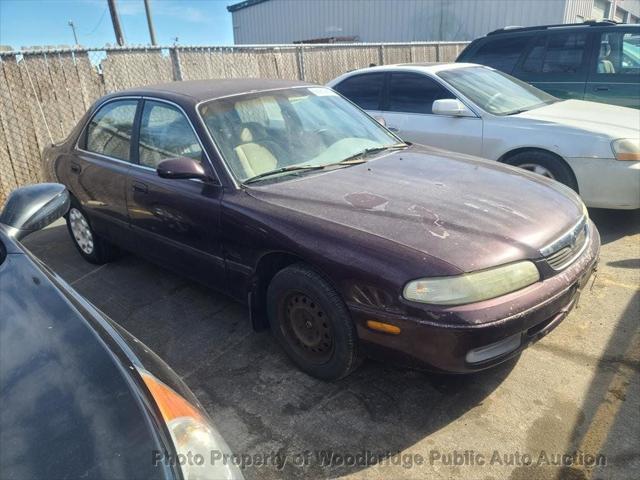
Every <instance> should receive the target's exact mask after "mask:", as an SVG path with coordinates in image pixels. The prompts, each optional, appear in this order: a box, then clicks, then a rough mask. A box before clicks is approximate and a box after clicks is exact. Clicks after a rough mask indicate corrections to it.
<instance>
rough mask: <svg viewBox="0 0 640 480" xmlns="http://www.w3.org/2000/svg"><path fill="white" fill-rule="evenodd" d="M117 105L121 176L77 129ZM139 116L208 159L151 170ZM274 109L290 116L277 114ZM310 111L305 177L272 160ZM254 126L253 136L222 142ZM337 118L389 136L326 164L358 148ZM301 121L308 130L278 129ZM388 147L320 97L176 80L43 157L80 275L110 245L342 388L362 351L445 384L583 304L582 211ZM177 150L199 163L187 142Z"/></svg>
mask: <svg viewBox="0 0 640 480" xmlns="http://www.w3.org/2000/svg"><path fill="white" fill-rule="evenodd" d="M267 97H268V98H269V99H273V101H272V100H269V102H272V103H269V105H268V108H267V107H265V109H264V111H263V110H259V111H260V112H262V113H261V115H262V116H265V115H266V116H269V115H272V116H275V117H277V119H278V121H277V122H272V123H271V124H269V123H268V122H266V121H265V123H264V125H263V128H262V129H260V128H258V127H256V126H255V125H254V124H255V122H256V121H261V120H260V118H262V117H260V116H259V115H257V114H255V111H253V110H251V108H253V107H254V106H255V105H259V104H262V105H265V104H266V103H265V102H266V101H267V100H266V98H267ZM119 100H122V101H133V102H134V104H135V105H136V107H135V109H136V114H135V117H134V118H135V120H134V121H133V125H132V126H131V128H127V129H124V130H127V131H129V135H130V137H128V138H131V140H130V141H131V142H132V143H131V148H130V152H131V153H132V155H131V156H130V157H131V158H130V160H127V161H123V160H121V159H114V158H109V156H105V155H100V154H95V153H92V152H90V151H87V149H86V138H85V137H86V128H87V125H88V124H89V125H92V123H91V122H92V121H93V120H92V118H94V115H96V112H98V114H99V112H100V109H101V108H103V107H104V106H105V105H108V104H109V102H114V101H119ZM147 102H163V103H166V104H169V105H172V106H173V107H175V109H176V111H178V112H181V113H182V114H183V115H184V118H185V119H186V120H187V122H186V123H185V124H187V125H190V128H191V129H192V133H193V134H194V135H195V136H196V138H197V140H198V144H199V145H200V146H201V148H202V156H200V154H199V153H198V155H195V156H192V158H191V159H185V158H182V159H178V160H176V159H170V160H166V161H160V162H159V163H158V165H157V168H150V167H148V166H143V165H140V164H138V163H137V159H136V156H137V153H136V152H142V153H141V155H145V153H144V152H143V150H140V149H139V148H138V146H137V145H136V142H137V141H138V139H139V138H141V137H143V136H144V135H143V134H141V133H140V118H144V115H145V114H144V113H140V109H141V108H142V110H144V105H146V103H147ZM287 102H289V103H287ZM305 102H309V103H308V105H307V107H304V105H305ZM291 106H294V107H295V109H292V108H291ZM280 107H282V113H283V115H282V116H280V114H277V115H276V114H275V113H274V109H276V108H280ZM305 108H307V109H308V111H310V112H313V113H314V115H316V114H317V115H318V116H319V117H322V115H320V113H321V110H322V108H328V111H329V113H330V114H331V115H330V117H331V118H330V119H328V120H323V121H322V122H320V124H314V125H313V126H312V127H309V128H310V130H313V132H314V133H318V132H319V133H318V135H320V136H321V137H322V138H324V139H325V140H326V139H327V138H329V140H326V141H325V143H326V145H323V146H320V147H318V149H319V151H320V152H321V153H320V154H319V155H318V156H316V157H314V158H315V159H316V160H314V161H315V162H316V163H313V161H311V160H309V161H308V162H307V163H306V164H305V165H304V168H305V169H307V170H308V171H307V170H305V171H304V172H298V171H297V170H295V169H298V168H301V166H300V163H299V162H300V160H298V163H297V164H296V163H295V159H294V160H293V161H292V160H291V159H290V158H289V159H288V160H287V161H286V162H285V161H282V159H283V158H285V154H278V153H277V151H279V150H280V149H283V150H285V151H286V152H287V153H291V152H294V153H296V154H298V155H301V156H304V155H305V152H306V149H312V148H313V145H312V144H313V143H314V142H315V141H316V140H317V139H315V137H313V136H306V137H304V138H305V139H307V142H306V143H305V144H304V145H302V146H301V147H300V148H299V149H297V150H293V147H291V146H290V144H287V143H285V142H283V141H282V138H288V139H291V138H292V137H293V140H291V141H292V142H293V141H295V137H296V136H304V135H306V131H305V127H304V124H305V122H307V121H309V119H310V118H311V117H305V115H307V110H305ZM294 110H295V111H296V112H297V113H296V114H295V115H294V114H292V113H291V112H292V111H294ZM247 111H251V112H254V113H252V117H251V118H252V119H253V120H254V121H252V122H240V123H239V124H238V125H236V126H233V128H231V126H230V123H233V122H235V121H238V120H237V117H238V116H242V115H246V114H247V113H246V112H247ZM220 112H221V113H220ZM276 113H277V112H276ZM231 114H233V118H234V119H235V120H233V119H231V117H229V115H231ZM334 114H335V115H334ZM215 115H218V116H217V117H216V116H215ZM225 115H226V117H225ZM341 115H346V117H345V118H347V117H348V118H349V119H352V120H353V122H354V123H353V124H349V125H350V126H349V127H348V128H354V129H356V130H357V131H360V130H359V129H361V128H362V129H364V130H362V131H363V132H364V133H362V135H364V136H368V137H367V138H374V139H383V140H380V141H381V142H382V143H381V146H379V147H376V148H373V149H372V147H370V148H369V149H365V151H363V152H362V153H361V154H358V153H356V154H355V155H344V152H345V151H346V150H344V151H343V150H340V151H341V152H343V155H342V156H336V155H333V153H334V152H335V151H336V149H337V148H338V147H336V144H337V143H340V145H339V148H341V149H342V148H343V147H344V145H346V144H351V143H353V142H356V144H357V145H361V143H358V142H362V141H363V140H362V139H354V138H355V137H354V138H351V137H350V138H346V139H345V138H342V137H340V135H343V133H342V132H343V130H344V129H345V128H347V127H346V126H345V127H344V128H343V129H339V131H335V128H334V126H333V125H332V124H335V123H337V122H339V121H341V120H340V119H341V118H342V117H341ZM295 117H298V118H299V119H302V121H301V124H302V125H296V126H295V127H296V128H289V127H288V126H286V125H285V126H284V127H283V125H282V122H284V123H285V124H286V123H287V122H294V120H292V119H295ZM256 118H258V120H255V119H256ZM281 118H282V119H283V120H282V122H281V121H280V119H281ZM322 118H324V117H322ZM219 120H220V121H219ZM94 123H95V122H94ZM281 127H282V128H284V130H282V132H285V133H286V134H287V136H286V137H282V136H281V134H282V135H284V133H282V132H280V131H278V129H279V128H281ZM298 127H300V128H301V130H298ZM332 129H333V130H332ZM121 130H122V129H121ZM230 130H232V131H230ZM261 130H264V132H262V133H260V132H261ZM365 130H366V132H365ZM265 132H266V133H267V134H268V135H265ZM125 136H126V135H125ZM163 138H164V137H163ZM230 138H232V139H233V142H232V143H229V142H230V141H231V140H229V139H230ZM312 138H313V139H314V140H313V141H311V139H312ZM331 138H341V140H338V141H337V142H335V143H331V141H332V140H331ZM356 140H357V141H356ZM376 141H378V140H376ZM398 141H399V140H398V139H397V137H395V136H394V135H393V134H391V133H390V132H388V131H387V130H386V129H384V128H383V127H382V126H380V125H378V124H377V122H375V121H374V120H373V119H372V118H371V117H369V116H367V115H366V114H364V113H363V112H362V111H361V110H359V109H358V108H357V107H355V106H353V105H351V104H350V103H349V102H347V101H346V100H344V99H342V98H341V97H339V96H338V95H337V94H335V93H334V92H332V91H331V90H329V89H324V88H321V87H317V86H313V85H309V84H305V83H302V82H285V81H265V80H243V81H238V80H234V81H203V82H181V83H174V84H167V85H161V86H158V87H147V88H144V89H139V90H129V91H125V92H120V93H118V94H114V95H111V96H108V97H105V98H103V99H101V100H100V101H98V102H97V103H96V105H95V106H94V107H93V108H92V109H91V111H89V112H88V113H87V115H86V116H85V118H84V119H83V120H82V121H81V122H80V123H79V125H78V127H77V128H76V129H75V130H74V132H72V133H71V135H70V136H69V138H68V140H67V141H66V142H64V143H63V144H61V145H58V146H56V147H54V148H52V149H50V150H49V151H47V152H46V158H47V162H48V164H49V166H50V167H51V169H52V171H53V172H54V174H55V176H56V178H57V179H58V180H59V181H60V182H62V183H64V184H65V185H66V186H67V187H68V189H69V190H70V192H71V194H72V195H73V198H72V210H71V211H72V212H73V211H74V208H75V211H76V212H77V215H78V216H77V217H76V219H75V220H73V219H72V218H70V220H69V228H70V232H71V234H72V238H74V241H75V242H76V246H77V247H78V249H79V251H80V253H81V254H82V255H83V256H84V257H85V258H86V259H87V260H89V261H95V262H102V261H105V258H106V257H107V256H106V255H102V253H104V251H107V250H108V249H110V248H111V247H113V246H117V247H119V248H123V249H125V250H129V251H131V252H134V253H137V254H140V255H143V256H145V257H147V258H149V259H151V260H154V261H156V262H159V263H161V264H162V265H164V266H165V267H167V268H171V269H174V270H176V271H179V272H181V273H183V274H185V275H188V276H190V277H192V278H194V279H196V280H198V281H200V282H203V283H205V284H207V285H209V286H211V287H214V288H216V289H218V290H220V291H222V292H224V293H227V294H229V295H231V296H233V297H235V298H236V299H238V300H239V301H241V302H246V303H247V304H248V306H249V310H250V313H251V318H252V322H253V325H254V326H255V327H256V328H264V327H267V326H269V325H270V326H271V329H272V330H273V331H274V334H275V335H276V337H277V338H278V340H279V341H280V342H281V344H282V345H283V347H284V348H285V350H286V351H287V353H288V354H289V355H290V356H291V357H292V358H293V360H294V361H295V362H296V363H297V364H298V365H299V366H300V367H301V368H303V369H304V370H305V371H307V372H308V373H310V374H312V375H315V376H318V377H320V378H325V379H334V378H339V377H341V376H344V375H346V374H348V373H349V372H350V371H351V370H352V369H353V368H355V367H356V366H357V361H356V360H357V358H359V357H360V356H361V355H363V354H372V355H383V356H384V357H385V358H393V359H395V360H397V361H401V362H402V363H406V364H411V365H417V366H427V367H428V368H431V369H436V370H441V371H448V372H471V371H476V370H480V369H483V368H487V367H489V366H491V365H495V364H496V363H499V362H501V361H504V360H505V359H506V358H508V357H509V356H512V355H515V354H516V353H517V352H519V351H520V350H522V349H523V348H525V347H526V346H527V345H528V344H529V343H530V342H531V341H533V340H535V339H537V338H539V337H541V336H543V335H545V334H546V333H548V332H549V331H550V330H551V329H553V327H555V326H556V325H557V324H558V323H559V322H560V321H561V320H562V319H563V318H564V316H565V315H566V314H567V312H568V311H569V310H570V309H571V307H572V306H573V305H574V304H575V302H576V299H577V295H578V293H579V291H580V288H581V286H582V285H583V284H584V282H585V281H586V279H587V278H588V276H589V274H590V273H591V271H592V270H593V268H594V266H595V264H596V262H597V258H598V252H599V246H600V241H599V236H598V232H597V229H596V228H595V226H594V225H593V223H592V222H591V221H590V220H589V219H588V215H587V214H586V209H585V207H584V205H583V203H582V202H581V201H580V199H579V198H578V196H577V195H576V194H575V193H573V192H572V191H571V190H569V189H568V188H566V187H564V186H562V185H561V184H559V183H557V182H554V181H551V180H548V179H545V178H542V177H540V176H537V175H534V174H531V173H528V172H524V171H522V170H519V169H516V168H513V167H509V166H504V165H500V164H496V163H495V162H489V161H484V160H480V159H477V158H474V157H470V156H465V155H460V154H454V153H451V152H447V151H443V150H437V149H430V148H424V147H418V146H410V145H406V144H401V143H400V144H399V143H397V142H398ZM237 142H239V143H238V144H237V145H236V143H237ZM372 142H373V143H372ZM370 143H372V144H375V142H374V141H373V140H370V139H367V140H366V142H365V143H364V144H366V145H369V144H370ZM329 144H330V145H329ZM140 148H148V147H147V146H144V147H140ZM168 148H169V147H163V149H164V150H167V149H168ZM345 148H346V147H345ZM354 148H355V147H354ZM287 149H288V150H287ZM376 149H377V150H376ZM164 150H163V151H164ZM265 150H266V151H267V153H265ZM374 150H375V153H371V152H373V151H374ZM180 151H181V152H182V151H188V152H190V154H192V153H193V152H194V151H198V152H199V150H198V149H197V148H195V147H194V146H193V145H190V146H189V147H188V148H185V147H181V150H180ZM327 152H329V153H327ZM174 153H175V152H174ZM168 154H169V153H166V155H168ZM294 156H295V155H294ZM288 157H290V155H288V156H287V158H288ZM345 157H348V158H351V157H353V159H351V160H349V159H348V158H345ZM194 158H195V160H194ZM317 158H322V159H324V160H323V161H324V162H325V163H323V164H322V165H321V164H320V163H319V162H318V161H317ZM327 158H330V159H331V160H332V162H338V163H327V161H328V160H327ZM274 159H275V160H274ZM341 160H343V162H342V163H340V162H339V161H341ZM247 161H249V164H250V165H249V167H251V168H250V169H251V170H252V176H249V174H248V173H246V172H247V171H248V170H249V167H247V164H246V162H247ZM274 161H275V163H274ZM194 162H195V164H194ZM243 162H244V163H243ZM243 165H244V166H243ZM241 166H242V168H241ZM272 169H273V170H272ZM290 169H294V170H292V171H291V172H289V170H290ZM275 170H278V172H279V173H276V174H274V171H275ZM239 171H241V172H242V173H238V172H239ZM272 174H273V176H271V175H272ZM263 175H264V178H262V177H263ZM185 177H190V178H185ZM74 205H75V207H74ZM83 222H84V223H83ZM87 238H90V239H91V245H92V246H94V245H95V247H93V248H98V247H99V248H100V251H98V252H96V251H94V250H92V249H91V248H89V247H88V245H89V243H88V242H87V241H86V239H87ZM103 250H104V251H103ZM98 254H100V255H98ZM558 255H560V256H561V257H562V258H561V259H560V260H559V259H558ZM522 261H526V262H527V266H528V269H529V272H531V271H533V272H534V275H535V280H531V281H530V282H529V283H528V284H527V285H526V286H525V287H522V288H513V289H512V290H513V291H510V292H509V293H506V294H501V295H496V296H493V297H491V298H484V297H486V295H484V297H483V299H482V300H479V301H464V302H460V304H457V305H456V304H451V302H449V304H446V305H443V304H440V305H438V304H434V303H429V302H428V301H427V302H425V301H415V300H412V299H411V298H417V297H415V296H414V295H418V294H420V295H422V293H415V294H414V293H409V291H408V290H407V288H409V287H411V288H413V287H415V286H416V283H415V282H414V281H416V280H418V279H425V278H427V279H445V280H446V279H454V281H458V280H460V279H462V282H463V283H464V282H467V281H469V282H472V280H471V279H472V278H479V277H477V275H476V274H478V273H480V275H483V274H484V273H483V272H487V271H489V273H491V272H492V271H494V270H492V269H494V268H495V267H501V266H505V265H506V266H507V268H509V266H510V265H516V264H519V263H520V262H522ZM554 262H555V263H554ZM533 266H535V268H534V267H533ZM505 278H507V277H505ZM494 280H495V279H494ZM499 280H500V279H499V278H498V279H497V281H499ZM492 281H493V280H492ZM507 283H508V282H507ZM418 287H419V288H422V284H420V285H418ZM479 288H480V289H482V287H479ZM500 288H506V289H507V290H509V288H510V287H509V285H506V286H504V285H503V286H502V287H500ZM463 289H464V288H463ZM474 292H475V290H474ZM476 293H477V292H476ZM420 298H422V297H420ZM303 304H304V305H303ZM274 325H276V326H275V327H274ZM305 329H308V330H305ZM288 335H289V336H288ZM292 338H293V339H294V340H295V342H294V341H290V340H291V339H292ZM325 339H326V340H325ZM296 342H297V343H296ZM496 344H498V346H497V347H496ZM302 348H304V349H305V350H304V351H303V353H300V352H301V351H302V350H301V349H302ZM304 352H308V355H307V356H308V357H309V358H303V357H304ZM478 352H479V353H478Z"/></svg>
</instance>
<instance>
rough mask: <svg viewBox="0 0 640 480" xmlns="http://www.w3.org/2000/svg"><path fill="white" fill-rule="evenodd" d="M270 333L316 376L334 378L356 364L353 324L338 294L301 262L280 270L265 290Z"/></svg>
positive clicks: (303, 366)
mask: <svg viewBox="0 0 640 480" xmlns="http://www.w3.org/2000/svg"><path fill="white" fill-rule="evenodd" d="M267 310H268V314H269V323H270V326H271V331H272V333H273V335H274V336H275V337H276V339H277V340H278V343H280V345H281V346H282V348H283V349H284V350H285V352H286V353H287V355H288V356H289V357H290V358H291V360H293V362H294V363H295V364H296V365H297V366H298V367H299V368H300V369H301V370H302V371H304V372H306V373H308V374H309V375H311V376H313V377H316V378H319V379H321V380H338V379H340V378H343V377H346V376H347V375H349V373H351V372H352V371H353V370H355V369H356V368H357V367H358V365H359V363H360V361H359V360H360V359H359V355H358V342H357V336H356V329H355V326H354V324H353V322H352V321H351V317H350V315H349V312H348V310H347V307H346V306H345V304H344V302H343V301H342V299H341V298H340V296H339V295H338V293H337V292H336V291H335V290H334V289H333V288H332V287H331V285H329V284H328V283H327V282H326V281H325V280H324V279H323V278H322V277H321V276H320V275H319V274H318V273H316V272H315V271H313V270H311V269H310V268H308V267H306V266H305V265H303V264H294V265H291V266H289V267H287V268H285V269H283V270H280V271H279V272H278V273H277V274H276V275H275V276H274V277H273V279H272V280H271V283H270V284H269V288H268V290H267Z"/></svg>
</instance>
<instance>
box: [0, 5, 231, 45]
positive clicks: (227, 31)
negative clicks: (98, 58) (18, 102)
mask: <svg viewBox="0 0 640 480" xmlns="http://www.w3.org/2000/svg"><path fill="white" fill-rule="evenodd" d="M238 1H240V0H151V1H150V3H151V10H152V14H153V20H154V24H155V30H156V37H157V40H158V44H160V45H172V44H173V43H174V41H175V38H176V37H178V43H179V44H181V45H233V28H232V23H231V14H230V13H229V12H228V11H227V5H231V4H234V3H238ZM116 4H117V6H118V11H119V13H120V22H121V24H122V29H123V30H124V36H125V40H126V42H127V43H129V44H135V45H140V44H149V43H150V40H149V30H148V28H147V20H146V16H145V12H144V1H143V0H116ZM69 20H72V21H73V23H74V24H75V26H76V31H77V34H78V41H79V43H80V45H83V46H85V47H103V46H105V45H106V44H112V45H115V44H116V41H115V35H114V33H113V26H112V24H111V17H110V16H109V9H108V6H107V0H40V1H36V0H0V45H9V46H11V47H13V48H14V49H20V48H21V47H29V46H40V45H55V46H58V45H69V46H70V45H73V44H74V40H73V33H72V31H71V27H70V26H69V24H68V22H69Z"/></svg>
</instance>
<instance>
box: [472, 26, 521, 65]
mask: <svg viewBox="0 0 640 480" xmlns="http://www.w3.org/2000/svg"><path fill="white" fill-rule="evenodd" d="M529 40H531V36H530V35H520V36H516V37H499V38H495V39H493V40H489V41H488V42H486V43H485V44H484V45H482V46H481V47H480V48H479V49H478V50H477V51H476V52H475V53H474V54H473V55H472V56H471V57H470V58H469V59H468V61H469V62H473V63H479V64H481V65H487V66H489V67H493V68H495V69H497V70H502V71H503V72H506V73H511V71H512V70H513V67H515V66H516V63H517V62H518V59H519V58H520V55H521V54H522V52H523V51H524V49H525V47H526V46H527V44H528V43H529Z"/></svg>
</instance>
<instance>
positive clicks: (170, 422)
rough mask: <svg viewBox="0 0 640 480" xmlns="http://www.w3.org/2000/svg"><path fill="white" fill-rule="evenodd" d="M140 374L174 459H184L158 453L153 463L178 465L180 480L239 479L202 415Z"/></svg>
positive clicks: (224, 447)
mask: <svg viewBox="0 0 640 480" xmlns="http://www.w3.org/2000/svg"><path fill="white" fill-rule="evenodd" d="M140 375H141V376H142V379H143V380H144V383H145V384H146V385H147V388H148V389H149V392H150V393H151V396H152V397H153V399H154V400H155V401H156V404H157V405H158V408H159V410H160V413H161V414H162V418H163V419H164V421H165V423H166V425H167V428H168V429H169V433H170V434H171V440H172V441H173V445H174V447H175V449H176V454H177V456H178V457H180V458H182V459H188V461H186V460H185V461H176V460H175V459H168V460H167V459H165V458H163V457H162V456H161V454H160V452H158V457H159V458H156V459H155V461H157V462H164V463H167V462H171V461H173V462H174V463H172V464H178V465H179V466H180V469H181V471H182V476H183V478H184V480H205V479H210V478H211V479H214V478H215V479H220V480H243V479H244V477H243V476H242V473H241V472H240V469H239V468H238V467H237V465H236V464H235V463H233V461H232V459H233V455H232V454H231V450H230V449H229V447H228V446H227V443H226V442H225V441H224V439H223V438H222V436H221V435H220V434H219V433H218V431H217V430H216V429H215V428H214V426H213V425H211V423H210V422H209V421H208V420H207V417H206V415H205V414H204V413H203V412H202V411H200V409H199V408H198V407H196V406H195V405H193V404H191V403H190V402H189V401H187V400H186V399H185V398H184V397H183V396H182V395H180V394H178V393H177V392H176V391H175V390H173V389H172V388H171V387H169V386H168V385H166V384H164V383H163V382H161V381H160V380H158V379H157V378H156V377H154V376H153V375H151V374H150V373H149V372H147V371H145V370H140Z"/></svg>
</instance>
